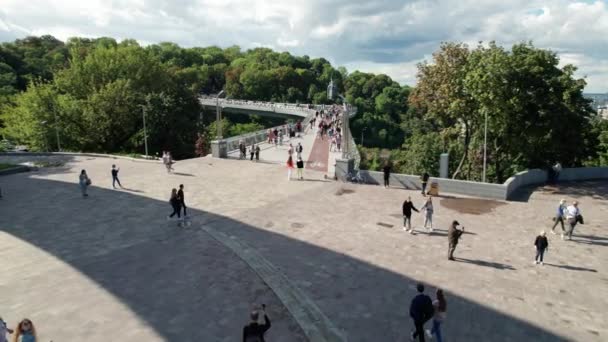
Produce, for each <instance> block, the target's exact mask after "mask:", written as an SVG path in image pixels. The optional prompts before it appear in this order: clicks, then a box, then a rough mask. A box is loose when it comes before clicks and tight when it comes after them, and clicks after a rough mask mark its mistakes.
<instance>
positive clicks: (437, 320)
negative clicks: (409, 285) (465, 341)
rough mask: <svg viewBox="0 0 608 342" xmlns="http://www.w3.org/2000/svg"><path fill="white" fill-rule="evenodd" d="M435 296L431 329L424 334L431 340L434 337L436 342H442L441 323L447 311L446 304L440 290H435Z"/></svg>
mask: <svg viewBox="0 0 608 342" xmlns="http://www.w3.org/2000/svg"><path fill="white" fill-rule="evenodd" d="M435 296H436V297H437V299H435V300H434V301H433V308H434V309H435V313H434V315H433V327H432V328H431V330H427V331H426V332H427V336H428V337H429V338H433V336H435V338H436V339H437V342H442V340H443V339H442V337H441V323H443V321H444V320H445V314H446V312H447V310H448V304H447V302H446V300H445V296H444V295H443V290H442V289H437V292H436V293H435Z"/></svg>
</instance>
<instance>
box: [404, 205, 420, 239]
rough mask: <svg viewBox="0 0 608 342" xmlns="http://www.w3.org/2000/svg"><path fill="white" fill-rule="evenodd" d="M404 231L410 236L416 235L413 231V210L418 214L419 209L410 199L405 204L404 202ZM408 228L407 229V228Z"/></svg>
mask: <svg viewBox="0 0 608 342" xmlns="http://www.w3.org/2000/svg"><path fill="white" fill-rule="evenodd" d="M402 209H403V230H405V231H406V232H410V234H414V229H412V210H414V211H415V212H418V209H416V207H414V203H412V198H411V197H408V198H407V200H405V202H403V208H402ZM406 226H407V227H406Z"/></svg>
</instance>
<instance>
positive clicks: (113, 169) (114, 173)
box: [112, 164, 122, 189]
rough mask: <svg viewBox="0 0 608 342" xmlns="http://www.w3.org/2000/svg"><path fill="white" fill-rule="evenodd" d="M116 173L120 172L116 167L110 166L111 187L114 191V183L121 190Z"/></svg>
mask: <svg viewBox="0 0 608 342" xmlns="http://www.w3.org/2000/svg"><path fill="white" fill-rule="evenodd" d="M118 171H120V168H117V167H116V165H114V164H112V187H113V188H114V189H116V183H118V186H119V187H120V188H122V184H120V180H118Z"/></svg>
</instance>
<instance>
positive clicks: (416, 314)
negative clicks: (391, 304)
mask: <svg viewBox="0 0 608 342" xmlns="http://www.w3.org/2000/svg"><path fill="white" fill-rule="evenodd" d="M416 291H417V292H418V294H417V295H416V296H415V297H414V298H413V299H412V302H411V303H410V317H411V318H412V321H413V322H414V331H412V334H411V340H412V341H414V340H415V339H416V338H418V340H419V341H420V342H424V341H425V335H426V336H427V337H429V338H433V337H435V339H436V340H437V341H438V342H442V335H441V324H442V323H443V321H444V320H445V318H446V313H447V308H448V307H447V301H446V299H445V295H444V293H443V290H442V289H437V291H436V292H435V295H436V299H435V300H432V299H431V297H429V296H428V295H426V294H425V293H424V285H423V284H417V285H416ZM431 318H432V319H433V325H432V328H431V329H427V330H425V329H424V325H425V324H426V323H427V322H428V321H429V320H431Z"/></svg>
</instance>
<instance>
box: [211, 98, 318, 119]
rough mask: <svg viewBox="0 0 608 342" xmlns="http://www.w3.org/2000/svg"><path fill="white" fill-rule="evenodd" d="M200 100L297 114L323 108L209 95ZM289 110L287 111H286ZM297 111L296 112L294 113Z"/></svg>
mask: <svg viewBox="0 0 608 342" xmlns="http://www.w3.org/2000/svg"><path fill="white" fill-rule="evenodd" d="M199 100H200V102H201V103H202V104H204V105H208V106H217V105H218V104H219V105H220V106H222V107H226V106H235V107H241V108H244V109H247V108H250V109H255V110H262V111H272V112H278V113H284V114H295V115H300V114H302V113H306V114H308V111H310V110H314V111H320V110H322V109H323V106H321V105H313V104H294V103H275V102H261V101H249V100H230V99H216V98H213V97H208V96H201V97H200V98H199ZM286 110H287V111H286ZM294 112H295V113H294Z"/></svg>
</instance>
